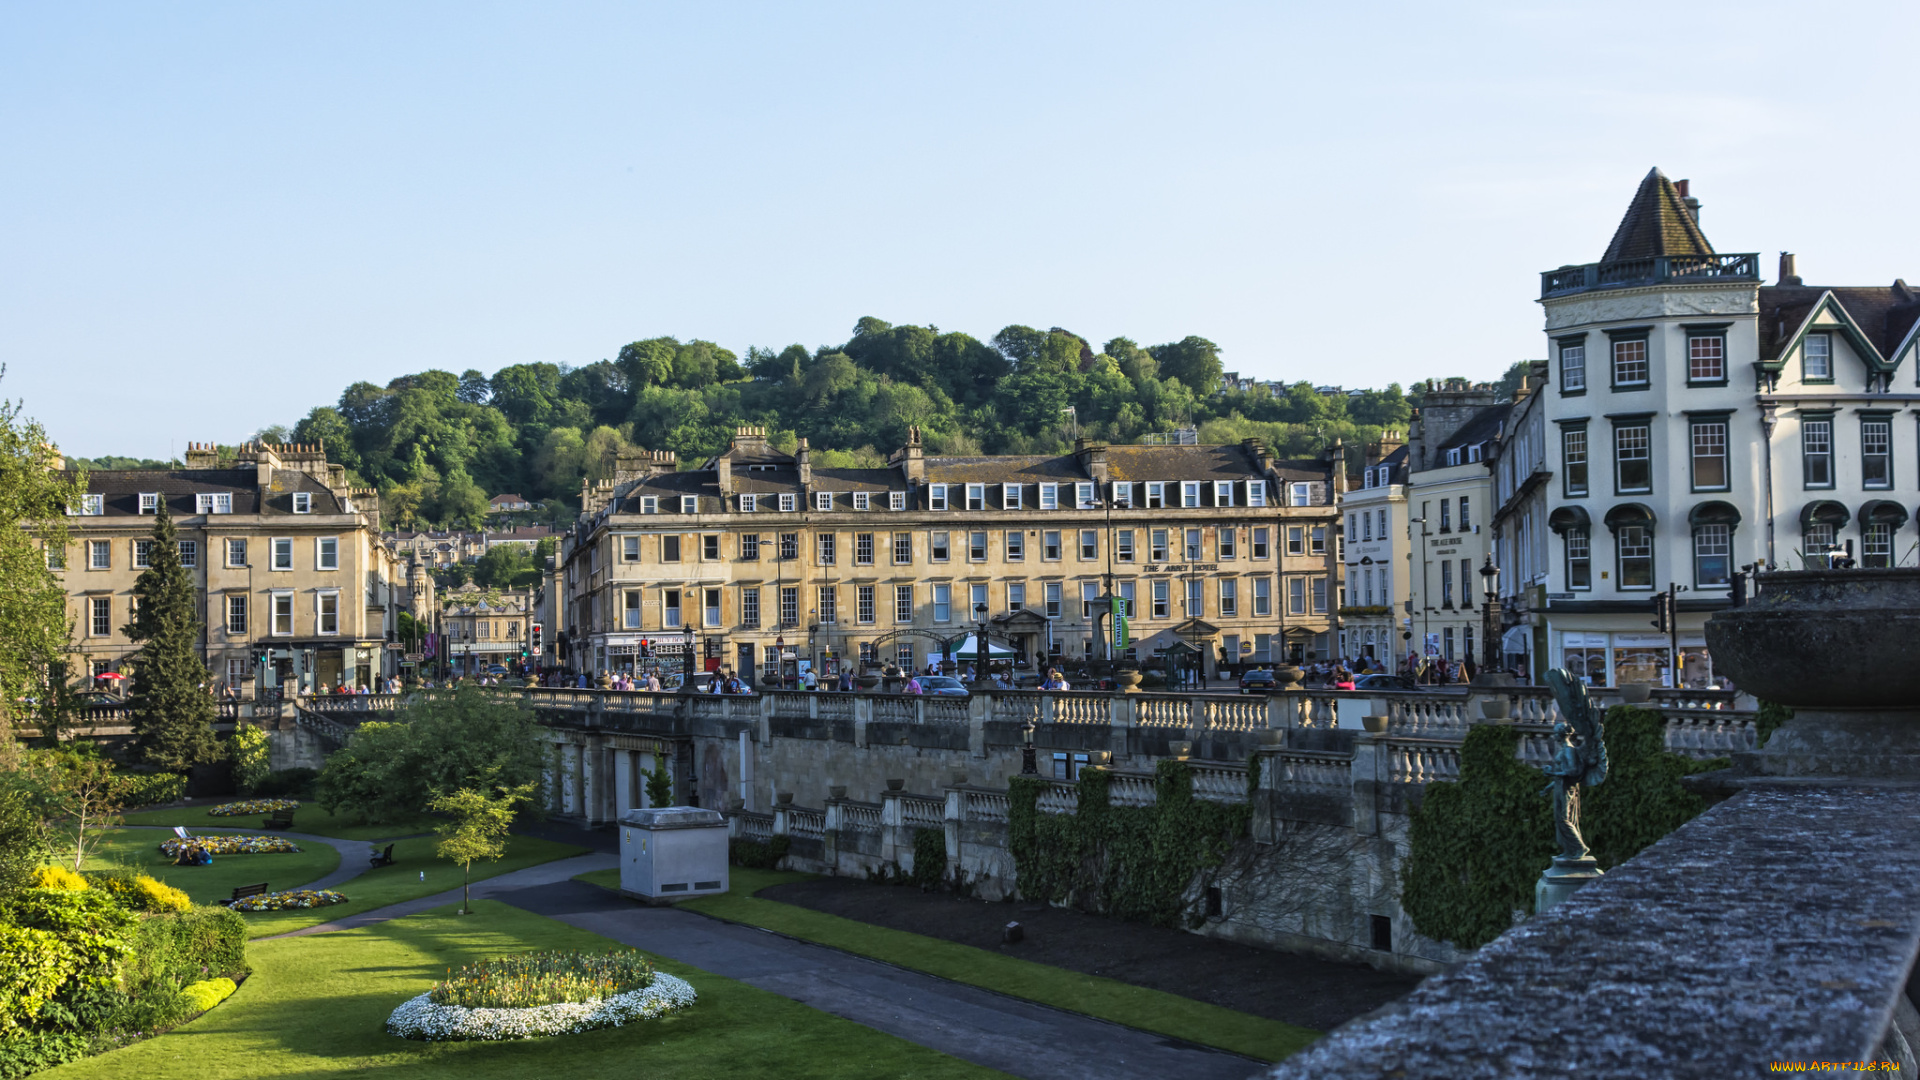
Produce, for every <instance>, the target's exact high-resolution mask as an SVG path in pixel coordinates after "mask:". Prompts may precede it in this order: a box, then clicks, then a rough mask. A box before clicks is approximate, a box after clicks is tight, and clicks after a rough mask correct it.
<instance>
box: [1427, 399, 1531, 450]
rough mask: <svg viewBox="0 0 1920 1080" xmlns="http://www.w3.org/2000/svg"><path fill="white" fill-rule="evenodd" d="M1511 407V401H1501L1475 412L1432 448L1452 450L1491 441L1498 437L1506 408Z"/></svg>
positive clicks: (1505, 415)
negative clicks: (1456, 429) (1445, 439)
mask: <svg viewBox="0 0 1920 1080" xmlns="http://www.w3.org/2000/svg"><path fill="white" fill-rule="evenodd" d="M1512 407H1513V402H1511V401H1503V402H1501V403H1500V404H1498V405H1489V406H1487V407H1486V408H1484V409H1481V410H1479V411H1478V412H1475V413H1474V414H1473V416H1472V417H1471V418H1469V419H1468V420H1467V422H1466V423H1464V424H1461V425H1460V429H1459V430H1458V431H1455V432H1454V433H1453V435H1452V436H1450V437H1449V438H1448V439H1447V441H1446V442H1443V443H1441V444H1440V445H1439V446H1437V447H1435V448H1434V449H1436V450H1452V449H1454V448H1455V447H1460V446H1474V445H1476V444H1479V443H1486V442H1492V441H1493V440H1495V439H1497V438H1499V437H1500V425H1501V424H1502V423H1503V422H1505V420H1506V418H1507V410H1508V409H1510V408H1512Z"/></svg>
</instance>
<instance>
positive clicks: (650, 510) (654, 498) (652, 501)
mask: <svg viewBox="0 0 1920 1080" xmlns="http://www.w3.org/2000/svg"><path fill="white" fill-rule="evenodd" d="M741 498H743V499H751V498H753V496H751V495H742V496H741ZM640 512H641V513H643V514H657V513H659V512H660V497H659V496H658V495H642V496H640Z"/></svg>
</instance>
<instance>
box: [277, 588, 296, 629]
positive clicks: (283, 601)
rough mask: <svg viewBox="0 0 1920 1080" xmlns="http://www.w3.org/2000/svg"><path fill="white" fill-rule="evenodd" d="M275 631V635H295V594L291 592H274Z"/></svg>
mask: <svg viewBox="0 0 1920 1080" xmlns="http://www.w3.org/2000/svg"><path fill="white" fill-rule="evenodd" d="M273 633H274V636H275V637H291V636H292V635H293V594H292V593H290V592H277V593H274V594H273Z"/></svg>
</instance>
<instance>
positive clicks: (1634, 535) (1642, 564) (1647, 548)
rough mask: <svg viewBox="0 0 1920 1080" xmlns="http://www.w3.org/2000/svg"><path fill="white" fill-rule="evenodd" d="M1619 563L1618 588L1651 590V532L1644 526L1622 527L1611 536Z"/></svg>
mask: <svg viewBox="0 0 1920 1080" xmlns="http://www.w3.org/2000/svg"><path fill="white" fill-rule="evenodd" d="M1613 548H1614V555H1615V558H1616V559H1617V560H1618V561H1619V576H1620V586H1619V587H1620V588H1622V589H1651V588H1653V530H1651V529H1649V528H1647V527H1646V526H1645V525H1622V526H1620V529H1619V531H1618V532H1616V533H1614V534H1613Z"/></svg>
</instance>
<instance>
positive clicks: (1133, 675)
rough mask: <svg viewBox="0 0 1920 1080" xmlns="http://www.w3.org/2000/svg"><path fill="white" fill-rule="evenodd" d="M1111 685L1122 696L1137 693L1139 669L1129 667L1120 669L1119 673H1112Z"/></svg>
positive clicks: (1138, 688) (1138, 690) (1138, 689)
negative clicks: (1117, 689)
mask: <svg viewBox="0 0 1920 1080" xmlns="http://www.w3.org/2000/svg"><path fill="white" fill-rule="evenodd" d="M1113 684H1114V685H1115V686H1117V687H1119V688H1120V692H1121V693H1123V694H1137V693H1139V692H1140V669H1139V668H1130V667H1123V668H1121V669H1120V670H1119V671H1116V672H1114V673H1113Z"/></svg>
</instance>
